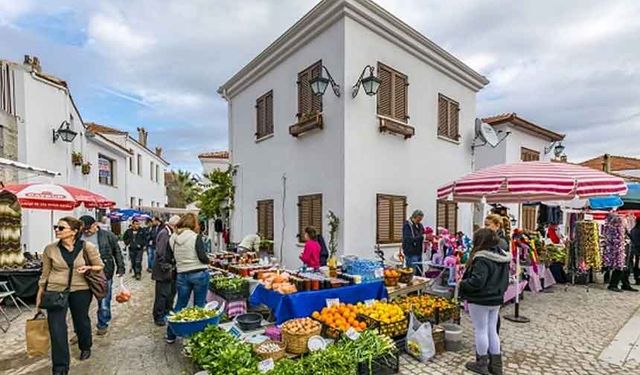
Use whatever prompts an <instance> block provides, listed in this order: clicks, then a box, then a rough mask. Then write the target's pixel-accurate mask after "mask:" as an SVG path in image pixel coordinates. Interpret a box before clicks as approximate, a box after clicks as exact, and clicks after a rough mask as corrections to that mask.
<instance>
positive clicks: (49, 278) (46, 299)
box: [36, 217, 104, 375]
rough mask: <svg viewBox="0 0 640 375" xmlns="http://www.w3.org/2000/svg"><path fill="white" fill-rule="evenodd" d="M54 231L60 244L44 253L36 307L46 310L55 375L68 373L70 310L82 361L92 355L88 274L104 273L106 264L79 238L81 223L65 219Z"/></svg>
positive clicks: (74, 219)
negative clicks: (68, 320) (68, 314)
mask: <svg viewBox="0 0 640 375" xmlns="http://www.w3.org/2000/svg"><path fill="white" fill-rule="evenodd" d="M53 229H54V230H55V233H56V238H57V239H58V241H57V242H54V243H52V244H49V245H47V246H46V247H45V249H44V252H43V253H42V276H41V277H40V281H39V283H38V285H39V289H38V294H37V296H36V306H38V308H42V309H45V310H47V320H48V323H49V334H50V335H51V361H52V367H53V374H54V375H55V374H68V373H69V362H70V358H69V340H68V337H67V309H68V310H70V311H71V317H72V319H73V327H74V331H75V332H76V335H77V336H78V347H79V349H80V360H85V359H88V358H89V357H90V356H91V345H92V338H91V319H89V306H90V305H91V299H92V297H93V294H92V291H91V288H90V285H89V282H88V281H87V276H86V274H87V273H88V272H101V271H102V269H103V268H104V265H103V264H102V260H101V259H100V254H99V253H98V250H97V249H96V248H95V246H93V245H92V244H90V243H87V242H85V241H82V240H81V239H80V236H81V235H82V229H83V223H82V222H81V221H80V220H78V219H76V218H74V217H64V218H62V219H60V221H58V224H57V225H54V227H53ZM81 253H83V254H81Z"/></svg>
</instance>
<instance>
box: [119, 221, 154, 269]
mask: <svg viewBox="0 0 640 375" xmlns="http://www.w3.org/2000/svg"><path fill="white" fill-rule="evenodd" d="M123 240H124V244H125V245H126V246H127V247H128V248H129V260H130V261H131V267H132V268H133V273H134V274H135V275H136V280H140V279H141V278H142V253H143V252H144V248H145V246H147V243H148V236H147V233H146V231H145V230H144V229H143V228H141V227H140V222H139V221H138V220H136V219H134V220H133V222H132V223H131V228H129V229H127V230H126V231H125V232H124V237H123Z"/></svg>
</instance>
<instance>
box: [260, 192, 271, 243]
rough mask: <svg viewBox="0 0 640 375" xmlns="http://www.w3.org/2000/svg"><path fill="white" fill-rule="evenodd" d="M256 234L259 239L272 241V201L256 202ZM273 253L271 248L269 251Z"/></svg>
mask: <svg viewBox="0 0 640 375" xmlns="http://www.w3.org/2000/svg"><path fill="white" fill-rule="evenodd" d="M257 208H258V234H259V235H260V238H262V239H267V240H271V241H273V199H265V200H260V201H258V207H257ZM269 250H270V251H271V252H272V251H273V247H270V249H269Z"/></svg>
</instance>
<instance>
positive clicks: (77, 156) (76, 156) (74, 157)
mask: <svg viewBox="0 0 640 375" xmlns="http://www.w3.org/2000/svg"><path fill="white" fill-rule="evenodd" d="M82 161H83V160H82V154H81V153H80V152H78V151H74V152H73V153H71V163H73V165H74V166H76V167H79V166H81V165H82Z"/></svg>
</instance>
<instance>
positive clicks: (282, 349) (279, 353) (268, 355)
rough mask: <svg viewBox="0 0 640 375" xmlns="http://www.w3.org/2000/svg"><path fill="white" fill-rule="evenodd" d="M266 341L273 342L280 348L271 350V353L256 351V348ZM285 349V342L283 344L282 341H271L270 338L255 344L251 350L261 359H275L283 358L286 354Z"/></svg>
mask: <svg viewBox="0 0 640 375" xmlns="http://www.w3.org/2000/svg"><path fill="white" fill-rule="evenodd" d="M267 343H273V344H276V345H278V346H279V347H280V350H278V351H277V352H273V353H261V352H259V351H258V348H260V347H261V346H262V345H265V344H267ZM286 349H287V344H285V343H284V342H279V341H271V340H267V341H265V342H263V343H261V344H258V345H256V346H254V347H253V352H254V353H255V354H256V355H257V356H258V357H260V358H261V359H262V360H265V359H269V358H271V359H273V360H274V361H277V360H279V359H281V358H284V356H285V355H286Z"/></svg>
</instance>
